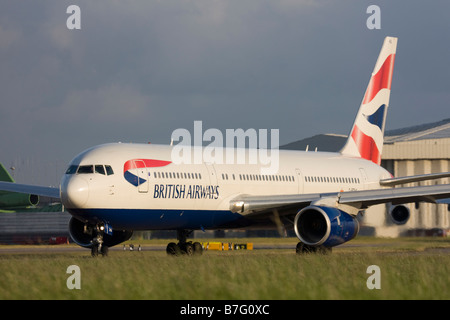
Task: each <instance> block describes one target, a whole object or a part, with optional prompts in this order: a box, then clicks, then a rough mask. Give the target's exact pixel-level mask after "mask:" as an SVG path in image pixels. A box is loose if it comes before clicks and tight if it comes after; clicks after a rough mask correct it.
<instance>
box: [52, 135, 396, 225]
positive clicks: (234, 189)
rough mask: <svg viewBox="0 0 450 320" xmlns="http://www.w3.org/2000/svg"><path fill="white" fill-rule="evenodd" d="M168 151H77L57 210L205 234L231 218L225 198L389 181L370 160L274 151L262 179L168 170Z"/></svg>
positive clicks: (132, 147) (236, 172)
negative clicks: (273, 168)
mask: <svg viewBox="0 0 450 320" xmlns="http://www.w3.org/2000/svg"><path fill="white" fill-rule="evenodd" d="M172 148H173V147H171V146H165V145H152V144H125V143H112V144H105V145H100V146H96V147H93V148H90V149H88V150H86V151H84V152H82V153H81V154H79V155H78V156H77V157H75V158H74V159H73V160H72V162H71V168H72V171H70V172H69V171H68V172H69V173H66V174H65V175H64V177H63V179H62V181H61V199H62V202H63V204H64V206H65V207H66V208H67V209H68V211H69V212H70V213H71V214H73V215H74V216H77V217H78V218H80V219H82V220H83V219H84V220H86V221H88V220H94V221H99V220H102V221H104V222H106V223H111V224H112V225H113V227H115V228H133V229H135V230H136V229H173V228H175V229H176V228H181V227H183V228H192V229H200V228H202V229H203V228H205V229H206V228H215V227H217V226H218V224H224V223H225V224H226V223H227V222H230V221H232V220H233V219H237V218H238V217H237V216H238V215H237V214H232V213H231V212H230V200H232V199H233V198H235V197H237V196H239V195H243V194H245V195H259V196H261V195H278V194H279V195H286V194H308V193H327V192H339V191H343V192H345V191H350V190H368V189H378V188H380V184H379V181H380V179H386V178H389V177H391V175H390V174H389V172H387V171H386V170H385V169H383V168H381V167H380V166H378V165H376V164H374V163H372V162H370V161H367V160H364V159H360V158H351V157H345V156H342V155H341V154H339V153H328V152H304V151H288V150H280V151H279V153H278V159H277V161H279V162H278V164H279V165H278V171H277V172H276V173H275V174H270V175H267V174H262V173H261V172H262V170H261V169H262V167H263V165H261V164H258V163H257V164H233V163H231V164H217V163H205V162H201V163H198V164H185V163H182V164H175V163H173V161H172ZM149 163H150V164H149ZM90 166H92V167H90ZM111 169H112V171H113V173H112V171H111ZM69 170H70V169H69ZM225 216H226V218H225ZM222 218H223V219H222ZM127 219H128V220H127ZM188 220H189V221H188Z"/></svg>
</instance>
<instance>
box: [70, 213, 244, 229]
mask: <svg viewBox="0 0 450 320" xmlns="http://www.w3.org/2000/svg"><path fill="white" fill-rule="evenodd" d="M68 211H69V212H70V213H71V214H72V215H73V216H75V217H77V218H78V219H80V220H87V221H89V222H93V223H95V222H98V221H103V222H106V223H108V224H110V225H111V226H112V227H113V229H125V230H174V229H191V230H201V229H217V228H221V227H225V226H226V227H230V226H234V227H239V226H245V225H248V221H246V219H245V218H244V217H242V216H241V215H240V214H238V213H233V212H231V211H229V210H180V209H177V210H173V209H170V210H164V209H68Z"/></svg>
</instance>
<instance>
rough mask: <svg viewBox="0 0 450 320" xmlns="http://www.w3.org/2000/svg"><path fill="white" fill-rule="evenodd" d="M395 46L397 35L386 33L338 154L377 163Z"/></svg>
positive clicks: (380, 149) (382, 135) (381, 143)
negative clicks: (391, 35)
mask: <svg viewBox="0 0 450 320" xmlns="http://www.w3.org/2000/svg"><path fill="white" fill-rule="evenodd" d="M396 49H397V38H394V37H386V38H385V39H384V43H383V47H382V48H381V51H380V54H379V56H378V60H377V62H376V64H375V68H374V69H373V72H372V76H371V78H370V81H369V85H368V86H367V89H366V93H365V94H364V98H363V100H362V102H361V106H360V108H359V111H358V114H357V115H356V119H355V122H354V123H353V127H352V130H351V132H350V135H349V137H348V139H347V142H346V144H345V146H344V147H343V148H342V150H341V153H342V154H344V155H349V156H355V157H361V158H364V159H367V160H370V161H372V162H374V163H376V164H378V165H379V164H380V163H381V152H382V150H383V140H384V125H385V122H386V114H387V109H388V106H389V96H390V93H391V83H392V73H393V71H394V60H395V52H396Z"/></svg>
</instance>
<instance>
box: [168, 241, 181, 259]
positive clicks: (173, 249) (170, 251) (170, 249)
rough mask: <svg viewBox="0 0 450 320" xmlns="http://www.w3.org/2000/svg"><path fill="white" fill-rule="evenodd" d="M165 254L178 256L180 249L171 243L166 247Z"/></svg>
mask: <svg viewBox="0 0 450 320" xmlns="http://www.w3.org/2000/svg"><path fill="white" fill-rule="evenodd" d="M166 252H167V254H168V255H171V256H178V255H180V254H181V249H180V247H179V246H178V245H177V244H176V243H174V242H171V243H169V244H168V245H167V248H166Z"/></svg>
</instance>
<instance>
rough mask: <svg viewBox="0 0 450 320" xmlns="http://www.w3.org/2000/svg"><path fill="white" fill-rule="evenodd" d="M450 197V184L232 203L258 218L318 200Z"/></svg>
mask: <svg viewBox="0 0 450 320" xmlns="http://www.w3.org/2000/svg"><path fill="white" fill-rule="evenodd" d="M446 198H450V184H444V185H434V186H419V187H405V188H392V189H375V190H362V191H348V192H335V193H325V194H300V195H296V194H292V195H273V196H270V195H265V196H249V195H241V196H237V197H236V198H234V199H233V200H231V202H230V210H231V211H232V212H237V213H240V214H243V215H246V216H247V215H248V216H249V217H257V216H258V214H259V213H266V212H268V211H273V210H280V215H283V212H285V214H289V213H292V211H290V210H283V209H288V208H292V207H295V208H297V209H298V210H300V209H301V208H303V207H305V206H308V205H310V204H311V203H318V205H322V204H324V205H335V206H336V207H338V206H339V205H348V206H352V207H354V208H356V209H366V208H368V207H369V206H372V205H375V204H380V203H388V202H392V204H401V203H410V202H418V201H424V202H432V203H436V202H437V201H438V200H439V199H446Z"/></svg>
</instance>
